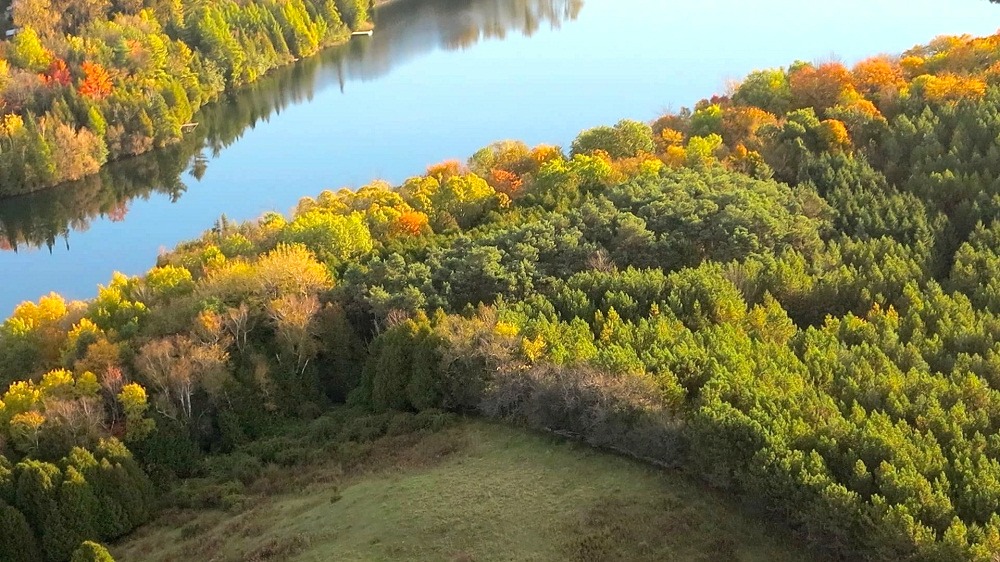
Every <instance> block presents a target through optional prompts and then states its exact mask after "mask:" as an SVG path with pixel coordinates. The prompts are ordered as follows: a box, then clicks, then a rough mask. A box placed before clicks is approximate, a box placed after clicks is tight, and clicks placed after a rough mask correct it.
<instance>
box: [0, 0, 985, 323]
mask: <svg viewBox="0 0 1000 562" xmlns="http://www.w3.org/2000/svg"><path fill="white" fill-rule="evenodd" d="M998 23H1000V6H996V5H993V4H990V3H989V2H987V1H986V0H950V1H944V0H875V1H872V0H844V1H841V2H836V3H821V4H819V5H815V6H814V5H811V4H809V3H802V2H799V1H792V0H776V1H764V2H756V3H748V2H742V1H738V0H705V1H701V2H691V1H684V2H680V1H671V0H398V1H397V2H395V3H392V4H389V5H387V6H385V7H383V8H381V9H380V10H379V11H378V13H377V14H376V31H375V34H374V36H372V37H370V38H369V37H359V38H355V39H353V40H352V41H351V42H349V43H348V44H345V45H343V46H340V47H336V48H331V49H328V50H327V51H324V52H323V53H321V54H320V55H318V56H316V57H312V58H310V59H306V60H303V61H300V62H298V63H296V64H295V65H293V66H290V67H286V68H283V69H280V70H278V71H276V72H274V73H273V74H271V75H270V76H268V77H266V78H265V79H263V80H262V81H260V82H259V83H257V84H256V85H254V86H252V87H250V88H247V89H244V90H242V91H240V92H237V93H235V94H233V95H231V96H229V97H227V98H226V99H224V100H222V101H220V102H218V103H215V104H212V105H211V106H209V107H207V108H205V109H204V110H203V111H202V112H201V113H200V114H199V115H198V116H197V117H196V120H197V121H198V122H199V126H198V127H197V128H196V129H195V130H194V132H192V133H190V134H188V135H187V137H186V138H185V139H184V140H183V141H182V142H181V143H178V144H177V145H175V146H172V147H169V148H167V149H164V150H161V151H158V152H155V153H152V154H148V155H145V156H142V157H139V158H135V159H132V160H129V161H125V162H120V163H115V164H112V165H110V166H108V167H106V168H105V169H104V170H102V172H101V173H100V174H98V175H95V176H93V177H90V178H87V179H85V180H82V181H79V182H75V183H73V184H67V185H64V186H60V187H58V188H54V189H51V190H48V191H45V192H42V193H38V194H34V195H31V196H27V197H21V198H17V199H8V200H4V201H0V272H2V278H3V289H2V291H0V317H2V316H6V315H7V314H8V313H9V312H10V311H11V310H13V308H14V306H15V305H16V304H17V303H19V302H21V301H23V300H26V299H37V298H38V297H39V296H41V295H43V294H46V293H48V292H50V291H56V292H59V293H61V294H63V295H64V296H66V297H68V298H74V299H77V298H90V297H92V296H94V295H95V294H96V286H97V284H98V283H106V282H107V281H108V280H109V279H110V277H111V274H112V272H113V271H115V270H118V271H122V272H124V273H127V274H130V275H132V274H140V273H143V272H145V271H146V270H148V269H149V268H150V267H152V266H153V264H154V263H155V261H156V256H157V255H158V253H159V252H160V251H162V250H164V249H167V248H170V247H172V246H174V245H175V244H177V243H178V242H180V241H182V240H185V239H190V238H193V237H196V236H198V235H199V234H200V233H201V232H202V231H204V230H205V229H207V228H210V227H211V226H212V225H213V223H215V221H216V220H217V219H218V218H219V217H220V216H221V215H223V214H225V215H226V216H227V217H228V218H230V219H235V220H244V219H251V218H254V217H257V216H260V215H261V214H262V213H264V212H266V211H270V210H276V211H279V212H283V213H287V212H289V211H290V210H291V209H292V208H293V207H294V206H295V203H296V202H297V201H298V199H299V198H300V197H302V196H304V195H314V194H316V193H318V192H320V191H321V190H323V189H326V188H339V187H343V186H349V187H357V186H360V185H364V184H365V183H368V182H370V181H372V180H374V179H386V180H388V181H390V182H392V183H399V182H401V181H402V180H404V179H405V178H406V177H408V176H411V175H416V174H419V173H421V172H422V171H423V170H424V169H425V167H426V166H427V165H428V164H432V163H435V162H440V161H442V160H446V159H454V158H457V159H465V158H466V157H468V156H469V155H471V154H472V153H473V152H474V151H475V150H476V149H478V148H480V147H482V146H485V145H487V144H489V143H490V142H492V141H495V140H499V139H505V138H516V139H522V140H524V141H526V142H528V143H530V144H535V143H542V142H545V143H551V144H559V145H564V146H565V145H568V143H569V142H570V141H571V140H572V139H573V138H574V137H575V136H576V134H577V133H578V132H579V131H580V130H582V129H584V128H587V127H592V126H595V125H599V124H612V123H614V122H615V121H617V120H618V119H620V118H623V117H630V118H634V119H641V120H651V119H653V118H655V117H657V116H658V115H660V114H662V113H663V112H664V111H666V110H668V109H679V108H680V107H681V106H690V105H693V104H694V103H695V102H696V101H697V100H698V99H700V98H703V97H708V96H710V95H711V94H712V93H715V92H722V91H724V90H725V88H726V85H727V84H728V83H729V82H730V81H732V80H734V79H737V78H739V77H741V76H743V75H745V74H746V73H747V72H749V71H751V70H753V69H756V68H765V67H772V66H781V65H787V64H788V63H790V62H792V61H794V60H796V59H798V60H807V61H823V60H831V59H837V60H842V61H844V62H845V63H852V62H854V61H856V60H859V59H861V58H864V57H866V56H869V55H873V54H878V53H882V52H890V53H895V52H901V51H903V50H905V49H907V48H909V47H911V46H912V45H914V44H917V43H925V42H927V41H929V40H930V39H931V38H933V37H934V36H936V35H941V34H961V33H970V34H974V35H985V34H989V33H994V32H995V31H996V29H997V26H998Z"/></svg>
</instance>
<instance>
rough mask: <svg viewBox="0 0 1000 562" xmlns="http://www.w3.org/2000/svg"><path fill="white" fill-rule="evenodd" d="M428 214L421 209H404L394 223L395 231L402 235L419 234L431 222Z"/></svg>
mask: <svg viewBox="0 0 1000 562" xmlns="http://www.w3.org/2000/svg"><path fill="white" fill-rule="evenodd" d="M429 222H430V221H429V219H428V218H427V215H426V214H424V213H421V212H420V211H403V212H402V213H401V214H400V215H399V217H398V218H397V219H396V222H395V224H394V225H393V232H395V233H396V234H401V235H408V236H419V235H420V234H421V233H422V232H424V230H425V229H426V228H427V224H428V223H429Z"/></svg>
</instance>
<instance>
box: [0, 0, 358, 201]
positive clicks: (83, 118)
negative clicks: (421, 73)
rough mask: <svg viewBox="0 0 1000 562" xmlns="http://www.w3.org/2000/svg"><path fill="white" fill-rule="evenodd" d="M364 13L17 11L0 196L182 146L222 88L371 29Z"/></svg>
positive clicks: (330, 2)
mask: <svg viewBox="0 0 1000 562" xmlns="http://www.w3.org/2000/svg"><path fill="white" fill-rule="evenodd" d="M368 9H369V2H368V0H295V1H293V2H278V1H274V0H264V1H262V2H250V3H237V2H213V3H208V4H206V3H204V2H197V1H193V0H166V1H161V0H151V1H149V2H145V1H142V0H124V1H121V2H119V1H111V0H56V1H55V2H53V1H52V0H16V1H15V2H13V3H12V4H11V9H10V10H9V13H10V22H9V24H8V27H10V28H11V30H12V31H14V32H15V35H14V36H13V38H11V39H10V40H7V41H3V42H0V197H3V196H10V195H16V194H20V193H26V192H29V191H33V190H37V189H40V188H43V187H48V186H51V185H55V184H57V183H59V182H63V181H67V180H75V179H79V178H81V177H84V176H87V175H90V174H93V173H94V172H96V171H97V170H98V169H99V168H100V167H101V166H102V165H103V164H104V163H105V162H107V161H108V160H109V159H110V160H114V159H118V158H123V157H127V156H132V155H136V154H141V153H143V152H146V151H148V150H151V149H153V148H157V147H162V146H165V145H167V144H170V143H173V142H175V141H177V140H178V139H179V138H180V136H181V133H182V131H183V129H184V128H185V126H187V125H188V124H189V123H190V122H191V118H192V116H193V115H194V112H195V111H197V110H198V108H199V107H201V106H202V105H204V104H205V103H207V102H208V101H211V100H213V99H215V98H216V97H217V96H218V95H219V94H220V93H221V92H223V91H224V90H225V89H226V88H230V87H236V86H240V85H243V84H248V83H250V82H253V81H255V80H256V79H257V78H259V77H260V76H261V75H263V74H264V73H266V72H267V71H269V70H271V69H273V68H275V67H277V66H279V65H282V64H287V63H289V62H291V61H293V60H296V59H298V58H300V57H306V56H310V55H312V54H314V53H316V52H317V51H318V50H319V49H320V48H322V47H323V46H325V45H329V44H331V43H333V42H336V41H340V40H343V39H344V38H345V37H346V36H347V35H348V33H349V31H350V30H351V29H357V28H359V27H364V26H367V25H370V24H369V15H368ZM5 13H6V12H5Z"/></svg>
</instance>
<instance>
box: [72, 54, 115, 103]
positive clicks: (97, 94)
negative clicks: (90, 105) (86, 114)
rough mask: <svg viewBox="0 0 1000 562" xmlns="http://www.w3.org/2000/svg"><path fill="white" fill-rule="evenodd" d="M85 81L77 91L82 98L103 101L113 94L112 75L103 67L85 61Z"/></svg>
mask: <svg viewBox="0 0 1000 562" xmlns="http://www.w3.org/2000/svg"><path fill="white" fill-rule="evenodd" d="M83 73H84V75H85V77H84V79H83V80H81V81H80V85H79V86H78V87H77V91H79V92H80V95H81V96H84V97H87V98H92V99H103V98H106V97H107V96H108V95H110V94H111V87H112V85H111V75H110V74H108V71H107V70H106V69H105V68H104V67H103V66H101V65H99V64H97V63H92V62H89V61H85V62H84V63H83Z"/></svg>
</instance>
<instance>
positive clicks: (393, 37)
mask: <svg viewBox="0 0 1000 562" xmlns="http://www.w3.org/2000/svg"><path fill="white" fill-rule="evenodd" d="M582 7H583V0H397V1H396V2H394V3H391V4H388V5H386V6H383V7H382V8H380V9H379V10H378V12H377V13H376V15H375V22H376V34H377V39H375V38H373V40H369V39H367V38H360V39H355V40H353V41H350V42H348V43H346V44H344V45H340V46H337V47H332V48H330V49H327V50H325V51H323V52H322V53H320V54H318V55H316V56H314V57H310V58H308V59H304V60H302V61H300V62H298V63H296V64H294V65H292V66H288V67H285V68H281V69H278V70H276V71H275V72H273V73H272V74H270V75H269V76H267V77H265V78H264V79H262V80H260V81H259V82H257V83H256V84H254V85H252V86H250V87H247V88H244V89H242V90H240V91H238V92H236V93H234V94H232V95H229V96H227V97H225V98H223V99H222V100H220V101H218V102H216V103H213V104H210V105H209V106H206V107H205V108H203V109H202V111H200V112H199V114H198V115H197V116H196V117H195V121H197V122H198V123H199V125H198V127H196V128H195V129H194V130H193V132H191V133H188V134H187V135H186V136H185V137H184V138H183V139H182V140H181V141H180V142H178V143H176V144H174V145H172V146H170V147H167V148H164V149H161V150H157V151H154V152H151V153H148V154H145V155H142V156H138V157H135V158H131V159H128V160H124V161H120V162H113V163H111V164H109V165H107V166H105V167H104V168H103V169H102V170H101V171H100V172H99V173H97V174H94V175H92V176H89V177H87V178H84V179H82V180H79V181H76V182H71V183H67V184H64V185H62V186H58V187H55V188H53V189H49V190H46V191H43V192H40V193H35V194H31V195H26V196H22V197H16V198H12V199H6V200H4V201H2V202H0V249H3V250H8V251H15V252H16V251H17V250H18V249H19V248H20V249H23V248H38V247H48V248H49V250H50V251H51V250H52V249H53V247H55V246H56V245H65V246H66V247H67V249H68V248H69V239H70V234H71V233H72V232H74V231H85V230H87V229H88V228H89V227H90V225H91V223H92V222H93V221H96V220H107V221H113V222H120V221H127V220H128V217H127V215H128V210H129V203H130V202H131V201H132V200H134V199H136V198H143V199H148V198H150V197H151V196H154V195H159V194H165V195H167V196H169V197H170V198H171V199H172V200H177V199H178V198H180V197H182V196H183V194H184V192H185V191H186V190H187V189H188V188H189V187H190V186H192V185H193V184H195V183H197V181H198V180H200V179H201V177H202V176H203V175H204V174H205V171H206V169H207V166H208V164H209V161H210V157H215V156H218V154H219V153H220V152H222V151H223V150H224V149H226V148H227V147H229V146H231V145H232V144H234V143H236V142H237V141H239V139H240V138H241V137H242V135H243V133H244V132H245V131H247V130H248V129H252V128H253V127H254V126H256V125H257V124H258V123H260V122H261V121H267V120H269V119H271V118H272V117H274V116H276V115H278V114H280V113H281V111H282V110H283V109H284V108H286V107H289V106H291V105H297V104H300V103H305V102H309V101H311V100H312V99H313V97H314V96H315V95H316V94H317V93H318V92H320V91H323V90H326V89H329V88H338V89H340V90H341V91H344V90H345V88H347V87H348V86H349V84H350V83H351V82H364V81H370V80H376V79H378V78H380V77H382V76H384V75H386V74H388V73H389V72H390V71H392V69H393V68H394V67H397V66H400V65H402V64H405V63H406V62H407V61H408V60H411V59H413V58H415V57H419V56H420V55H422V54H426V53H429V52H432V51H435V50H438V49H446V50H456V49H464V48H468V47H470V46H472V45H474V44H476V43H478V42H480V41H483V40H487V39H503V38H504V37H506V36H507V34H509V33H520V34H523V35H528V36H530V35H532V34H534V33H535V31H537V30H538V29H540V28H541V27H542V26H543V25H545V26H551V27H558V26H559V25H560V24H561V23H562V22H563V21H566V20H573V19H576V17H577V15H578V14H579V12H580V10H581V9H582Z"/></svg>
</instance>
